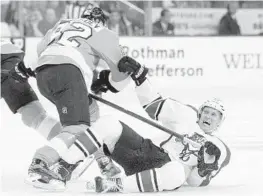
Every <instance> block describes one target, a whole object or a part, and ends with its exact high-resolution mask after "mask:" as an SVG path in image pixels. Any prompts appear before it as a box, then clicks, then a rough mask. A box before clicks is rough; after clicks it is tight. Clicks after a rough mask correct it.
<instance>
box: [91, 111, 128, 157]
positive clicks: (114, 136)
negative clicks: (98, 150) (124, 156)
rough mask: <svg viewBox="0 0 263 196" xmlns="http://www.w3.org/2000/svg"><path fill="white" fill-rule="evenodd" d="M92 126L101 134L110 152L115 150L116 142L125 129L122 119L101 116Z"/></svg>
mask: <svg viewBox="0 0 263 196" xmlns="http://www.w3.org/2000/svg"><path fill="white" fill-rule="evenodd" d="M91 128H92V130H94V132H95V133H96V134H98V135H99V136H100V138H101V139H102V141H103V143H104V144H106V145H107V147H108V149H109V151H110V152H112V151H113V150H114V147H115V144H116V143H117V141H118V140H119V138H120V136H121V134H122V129H123V128H122V125H121V123H120V121H118V120H117V119H115V118H114V117H112V116H104V117H102V118H100V119H99V120H98V121H97V122H95V123H94V124H93V126H92V127H91Z"/></svg>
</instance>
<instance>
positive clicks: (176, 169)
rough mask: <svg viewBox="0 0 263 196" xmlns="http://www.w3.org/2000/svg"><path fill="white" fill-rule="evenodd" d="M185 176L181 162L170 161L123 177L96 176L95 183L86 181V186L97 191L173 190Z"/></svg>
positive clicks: (179, 185)
mask: <svg viewBox="0 0 263 196" xmlns="http://www.w3.org/2000/svg"><path fill="white" fill-rule="evenodd" d="M186 178H187V175H186V174H185V170H184V166H183V164H182V163H180V162H178V161H171V162H168V163H166V164H165V165H163V166H162V167H158V168H152V169H149V170H144V171H141V172H138V173H136V174H134V175H131V176H127V177H123V178H111V179H103V178H101V177H96V178H95V183H94V182H88V183H87V188H88V189H90V188H92V187H93V190H94V189H95V191H96V192H98V193H105V192H124V193H140V192H160V191H173V190H176V189H178V188H180V187H181V186H182V185H183V184H184V182H185V180H186ZM93 183H94V184H93Z"/></svg>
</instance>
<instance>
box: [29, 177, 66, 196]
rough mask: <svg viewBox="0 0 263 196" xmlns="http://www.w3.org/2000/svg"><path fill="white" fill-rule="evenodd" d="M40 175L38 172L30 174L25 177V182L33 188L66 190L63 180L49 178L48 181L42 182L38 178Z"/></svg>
mask: <svg viewBox="0 0 263 196" xmlns="http://www.w3.org/2000/svg"><path fill="white" fill-rule="evenodd" d="M40 179H41V176H40V175H38V174H34V175H31V176H29V177H27V178H26V179H25V183H26V184H28V185H31V186H33V187H35V188H38V189H42V190H46V191H58V192H61V191H64V190H66V185H65V183H64V182H62V181H59V180H50V181H49V183H43V182H40V181H39V180H40Z"/></svg>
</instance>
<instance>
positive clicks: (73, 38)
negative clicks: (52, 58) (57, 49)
mask: <svg viewBox="0 0 263 196" xmlns="http://www.w3.org/2000/svg"><path fill="white" fill-rule="evenodd" d="M62 25H63V26H62ZM66 25H68V26H70V28H66V30H65V31H63V29H64V28H63V27H65V23H64V24H61V26H62V27H61V28H60V33H62V34H61V36H60V38H59V39H58V41H57V43H58V44H61V45H64V46H65V45H70V46H72V47H79V46H80V45H81V43H80V42H79V41H78V40H77V38H82V39H89V38H90V37H91V36H92V29H91V27H89V26H87V25H85V24H83V23H80V22H73V23H71V24H68V23H67V24H66ZM58 28H59V27H58ZM55 34H57V33H55ZM55 37H56V36H55Z"/></svg>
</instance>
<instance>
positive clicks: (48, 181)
mask: <svg viewBox="0 0 263 196" xmlns="http://www.w3.org/2000/svg"><path fill="white" fill-rule="evenodd" d="M25 181H26V183H27V184H30V185H32V186H34V187H36V188H41V189H45V190H51V191H62V190H65V188H66V186H65V182H64V181H63V180H62V179H61V177H60V175H59V174H58V173H56V172H54V171H52V170H51V169H50V168H49V167H48V166H47V165H46V163H45V162H43V161H41V160H40V159H34V160H33V161H32V163H31V165H30V167H29V170H28V177H27V178H26V180H25Z"/></svg>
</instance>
